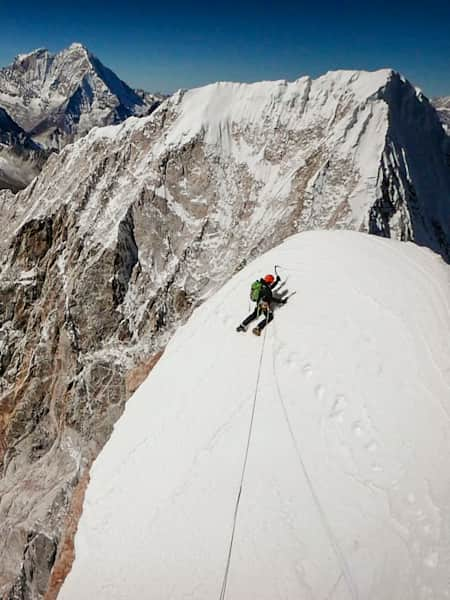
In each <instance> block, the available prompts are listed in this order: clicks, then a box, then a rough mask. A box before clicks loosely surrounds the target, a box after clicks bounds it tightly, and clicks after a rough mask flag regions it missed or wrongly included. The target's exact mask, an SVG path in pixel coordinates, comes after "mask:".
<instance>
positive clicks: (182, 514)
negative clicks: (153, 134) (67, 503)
mask: <svg viewBox="0 0 450 600" xmlns="http://www.w3.org/2000/svg"><path fill="white" fill-rule="evenodd" d="M274 263H276V264H279V265H281V266H282V273H283V274H284V276H285V277H286V278H287V287H288V288H289V289H290V290H294V289H295V290H297V295H295V296H293V297H291V298H290V300H289V301H288V304H287V305H286V306H285V307H282V308H280V309H279V310H277V311H276V313H275V319H274V321H273V323H271V324H270V325H269V326H268V327H267V328H266V330H265V334H263V337H262V338H255V337H254V336H252V334H251V333H247V334H246V335H244V334H237V333H236V332H235V331H234V326H235V325H236V324H237V323H239V321H240V319H241V318H242V317H243V316H244V315H245V312H246V309H247V299H248V292H249V282H251V281H253V280H254V279H255V278H258V277H260V276H261V274H262V273H265V272H267V271H270V270H271V269H272V266H273V264H274ZM449 294H450V268H449V267H448V266H446V265H445V264H444V263H443V262H442V261H441V260H440V259H439V258H438V257H437V256H436V255H433V254H432V253H431V252H430V251H429V250H426V249H423V248H418V247H417V246H414V245H412V244H400V243H399V242H394V241H391V240H382V239H380V238H376V237H374V236H368V235H363V234H359V233H355V232H311V233H304V234H300V235H297V236H294V237H292V238H289V239H288V240H287V241H286V242H285V243H283V244H282V245H281V246H279V247H277V248H275V249H273V250H272V251H271V252H269V253H268V254H265V255H264V256H262V257H260V258H258V259H257V260H255V261H254V262H253V263H252V264H251V265H250V266H249V267H247V268H246V269H244V270H243V271H241V272H240V273H239V274H237V275H236V276H235V277H233V278H232V279H231V280H230V281H229V282H228V283H227V284H226V285H225V286H224V287H223V289H221V290H220V291H219V292H218V293H217V294H215V296H214V297H213V298H211V299H210V300H208V301H207V302H206V303H205V304H204V305H203V306H202V307H201V308H199V309H197V310H196V311H195V312H194V314H193V316H192V317H191V319H190V320H189V321H188V323H187V324H186V325H185V326H184V327H182V328H181V329H180V330H179V331H178V332H177V334H176V335H175V337H174V338H173V340H172V341H171V342H170V343H169V345H168V347H167V349H166V351H165V353H164V356H163V357H162V358H161V360H160V361H159V363H158V364H157V366H156V367H155V369H154V370H153V371H152V373H151V374H150V376H149V377H148V379H147V380H146V381H145V383H144V384H143V385H142V386H141V388H140V389H139V390H138V391H137V392H136V393H135V395H134V396H133V397H132V398H131V400H130V401H129V402H128V404H127V406H126V409H125V414H124V415H123V416H122V418H121V419H120V420H119V422H118V423H117V424H116V426H115V428H114V432H113V434H112V437H111V439H110V441H109V442H108V443H107V445H106V447H105V448H104V450H103V451H102V453H101V454H100V456H99V458H98V459H97V461H96V462H95V463H94V466H93V468H92V469H91V480H90V483H89V485H88V488H87V492H86V497H85V504H84V511H83V515H82V517H81V521H80V524H79V528H78V532H77V535H76V539H75V554H76V559H75V563H74V566H73V569H72V572H71V573H70V575H69V576H68V578H67V580H66V583H65V585H64V586H63V588H62V590H61V593H60V595H59V596H58V598H59V600H78V599H79V598H88V597H93V598H97V599H98V600H115V599H119V598H121V599H123V598H171V599H172V600H181V599H183V598H195V599H196V600H210V599H211V598H229V599H232V600H248V599H249V598H258V600H273V599H274V598H284V599H285V600H298V599H300V598H301V599H302V600H313V599H314V600H325V599H328V600H337V599H339V600H349V599H353V600H356V599H361V600H366V599H369V598H373V599H377V600H391V599H393V598H399V599H400V598H402V599H405V600H406V599H407V600H419V599H420V600H422V599H423V598H429V599H436V600H437V599H438V598H439V599H441V598H442V599H443V598H446V597H447V595H448V592H449V565H450V525H449V524H450V474H449V470H448V457H449V455H450V341H449V340H450V308H449V303H448V298H449ZM174 374H177V376H174ZM93 565H95V568H93Z"/></svg>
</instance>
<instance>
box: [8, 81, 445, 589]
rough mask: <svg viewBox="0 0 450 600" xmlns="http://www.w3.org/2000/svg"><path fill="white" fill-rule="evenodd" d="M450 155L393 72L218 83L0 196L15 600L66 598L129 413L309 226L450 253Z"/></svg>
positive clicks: (83, 144) (98, 137)
mask: <svg viewBox="0 0 450 600" xmlns="http://www.w3.org/2000/svg"><path fill="white" fill-rule="evenodd" d="M446 143H447V138H446V135H445V133H444V130H443V129H442V126H441V124H440V122H439V119H438V116H437V114H436V112H435V110H434V108H433V107H432V106H431V105H430V103H429V102H428V100H427V99H426V98H425V97H424V96H423V95H422V94H420V93H418V92H417V91H416V90H415V89H414V88H413V87H412V86H411V85H410V84H409V83H408V82H407V81H405V80H404V79H403V78H402V77H401V76H400V75H398V74H396V73H394V72H392V71H389V70H384V71H378V72H375V73H366V72H350V71H338V72H332V73H328V74H326V75H324V76H323V77H321V78H319V79H317V80H311V79H310V78H308V77H304V78H301V79H299V80H298V81H295V82H292V83H288V82H284V81H280V82H263V83H257V84H251V85H244V84H233V83H218V84H214V85H210V86H207V87H204V88H199V89H196V90H190V91H186V92H178V93H177V94H175V95H174V96H173V97H171V98H169V99H167V100H166V101H164V102H163V103H162V104H161V105H160V106H159V107H158V108H157V110H156V111H154V112H153V113H152V114H151V115H150V116H149V117H145V118H141V119H138V118H134V117H131V118H129V119H128V120H127V121H125V122H124V123H123V124H122V125H118V126H109V127H105V128H100V129H94V130H92V131H91V132H90V133H89V134H88V135H87V136H86V137H84V138H83V139H81V140H79V141H78V142H76V143H74V144H72V145H68V146H66V147H65V148H64V150H63V151H62V152H61V153H60V155H53V156H52V157H51V158H50V159H49V160H48V162H47V163H46V165H45V167H44V169H43V171H42V173H41V174H40V176H39V177H38V178H37V179H36V180H35V181H34V182H33V183H32V184H31V185H30V186H29V187H28V188H26V189H25V190H24V191H22V192H20V193H19V194H17V195H16V196H13V195H12V194H10V193H9V192H3V193H2V194H1V195H0V205H1V209H2V210H1V211H0V215H1V216H0V218H1V220H2V223H1V225H2V230H3V231H2V233H3V235H2V237H1V239H0V250H1V260H2V263H1V279H0V290H1V292H0V322H1V330H0V336H1V337H0V344H1V362H0V371H1V380H0V381H1V393H2V397H1V404H0V407H1V408H0V449H1V450H0V452H1V454H0V459H1V479H0V498H1V500H0V537H1V539H2V540H6V543H5V544H4V545H2V547H0V595H2V597H4V598H7V599H9V600H12V599H13V598H33V599H35V598H41V597H43V594H44V593H45V591H46V590H47V589H48V588H49V587H50V588H51V590H53V592H52V593H55V590H57V588H58V585H59V584H60V582H61V580H62V579H63V577H64V574H65V572H66V571H67V569H68V566H69V565H70V562H71V537H72V535H73V529H74V521H75V522H76V515H77V514H78V511H79V507H80V505H81V502H82V496H83V490H84V486H85V485H86V478H87V471H88V468H89V466H90V464H91V463H92V461H93V459H94V458H95V457H96V456H97V454H98V452H99V450H100V449H101V448H102V446H103V445H104V443H105V442H106V440H107V439H108V437H109V435H110V433H111V430H112V427H113V425H114V423H115V421H116V420H117V419H118V417H119V416H120V415H121V413H122V410H123V406H124V403H125V401H126V399H127V398H128V397H129V395H130V394H131V393H132V392H133V390H134V389H135V388H136V386H137V385H138V384H139V383H140V382H141V381H142V379H143V378H144V377H145V375H146V374H147V372H148V371H149V370H150V369H151V367H152V365H153V364H154V363H155V361H156V360H157V358H158V356H159V353H160V352H161V350H162V349H163V348H164V346H165V344H166V342H167V340H168V339H169V337H170V335H171V334H172V333H173V331H174V330H175V328H176V327H177V326H178V325H179V324H180V323H181V322H182V321H183V320H184V319H185V318H186V317H187V316H188V315H189V314H190V312H191V311H192V308H193V306H195V305H196V304H197V303H199V302H200V301H201V300H202V299H203V298H205V297H207V296H209V295H210V294H211V293H212V292H213V291H215V290H216V289H218V288H219V287H220V285H221V284H222V283H223V282H225V281H227V280H228V279H229V278H230V276H231V275H232V274H233V273H234V272H235V271H236V270H238V269H239V268H240V267H241V266H242V265H243V264H245V263H246V262H248V261H250V260H252V259H253V258H254V257H256V256H258V255H260V254H261V253H262V252H263V251H265V250H267V249H269V248H272V247H274V246H275V245H277V244H278V243H280V242H281V241H282V240H283V239H285V238H286V237H288V236H290V235H291V234H294V233H296V232H299V231H303V230H308V229H355V230H361V231H367V232H371V233H374V234H377V235H381V236H387V237H393V238H396V239H400V240H413V241H416V242H417V243H418V244H420V245H424V246H428V247H429V248H431V249H432V250H434V251H436V252H438V253H440V254H441V255H442V256H443V257H444V258H445V259H446V260H448V259H449V241H450V202H449V198H450V166H449V155H448V148H447V147H446ZM243 302H244V303H245V302H246V298H245V299H244V298H243ZM48 597H50V596H48ZM52 597H53V596H52Z"/></svg>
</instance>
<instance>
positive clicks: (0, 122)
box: [0, 108, 48, 191]
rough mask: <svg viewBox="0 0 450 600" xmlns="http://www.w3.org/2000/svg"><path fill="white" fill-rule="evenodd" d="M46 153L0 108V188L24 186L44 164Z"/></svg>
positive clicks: (19, 187)
mask: <svg viewBox="0 0 450 600" xmlns="http://www.w3.org/2000/svg"><path fill="white" fill-rule="evenodd" d="M47 156H48V153H47V152H45V151H44V150H43V149H42V148H41V147H40V146H39V145H38V144H36V143H35V142H34V141H33V140H32V139H31V138H30V136H29V135H28V134H27V133H26V132H25V131H24V130H23V129H22V128H21V127H19V125H17V123H15V122H14V121H13V120H12V119H11V117H10V116H9V115H8V113H7V112H6V111H5V110H3V109H2V108H0V189H3V188H8V189H12V190H15V191H17V190H19V189H22V188H24V187H26V186H27V185H28V184H29V183H30V181H31V180H32V179H33V177H35V176H36V175H37V174H38V173H39V171H40V169H41V168H42V165H43V164H44V162H45V160H46V158H47Z"/></svg>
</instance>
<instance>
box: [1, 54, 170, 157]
mask: <svg viewBox="0 0 450 600" xmlns="http://www.w3.org/2000/svg"><path fill="white" fill-rule="evenodd" d="M0 90H1V92H0V106H3V107H4V108H5V109H6V110H7V111H8V112H9V114H10V115H11V116H12V117H13V118H14V119H15V120H16V121H17V123H18V124H19V125H20V126H21V127H22V128H23V129H24V130H26V131H27V132H28V133H29V134H30V135H31V136H32V137H33V138H34V139H35V140H37V141H38V142H39V143H41V144H42V145H44V146H46V147H48V148H53V149H60V148H62V147H63V146H65V144H67V143H69V142H72V141H73V140H75V139H78V138H79V137H81V136H83V135H85V134H86V133H87V132H88V131H89V130H90V129H91V128H92V127H94V126H102V125H108V124H111V123H120V122H122V121H123V120H124V119H126V118H127V117H129V116H130V115H142V114H147V113H149V112H151V110H152V109H153V108H155V107H156V105H157V104H158V102H159V99H158V98H157V97H155V96H152V95H150V94H148V95H146V96H143V95H138V94H137V93H135V92H134V91H133V90H132V89H131V88H130V87H128V86H127V85H126V84H125V83H124V82H123V81H121V80H120V79H119V78H118V77H117V76H116V75H115V74H114V73H113V72H112V71H111V70H110V69H108V68H107V67H105V66H104V65H103V64H102V63H101V62H100V61H99V60H98V58H96V57H95V56H94V55H93V54H91V53H90V52H89V51H88V50H87V49H86V48H85V47H84V46H82V45H81V44H72V45H71V46H70V47H69V48H67V49H66V50H63V51H62V52H59V53H58V54H56V55H53V54H51V53H50V52H48V50H45V49H39V50H35V51H34V52H31V53H30V54H22V55H19V56H18V57H17V58H16V60H15V61H14V63H13V64H12V65H10V66H9V67H6V68H3V69H0Z"/></svg>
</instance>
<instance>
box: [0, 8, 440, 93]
mask: <svg viewBox="0 0 450 600" xmlns="http://www.w3.org/2000/svg"><path fill="white" fill-rule="evenodd" d="M0 23H1V34H0V64H1V65H6V64H9V63H10V62H11V61H12V59H13V57H14V56H15V55H16V54H18V53H22V52H28V51H30V50H32V49H34V48H38V47H45V48H48V49H49V50H51V51H58V50H61V49H62V48H64V47H66V46H68V45H69V44H70V43H71V42H73V41H77V42H81V43H83V44H85V45H86V46H87V47H88V48H89V49H90V50H91V51H92V52H93V53H94V54H96V55H97V56H98V57H99V58H100V60H101V61H102V62H103V63H104V64H106V65H107V66H109V67H110V68H112V69H113V70H114V71H115V72H116V73H117V74H118V75H119V76H120V77H121V78H122V79H124V80H125V81H126V82H127V83H129V84H130V85H132V86H134V87H143V88H145V89H147V90H149V91H157V90H160V91H173V90H175V89H177V88H179V87H193V86H197V85H202V84H205V83H209V82H211V81H217V80H234V81H256V80H260V79H295V78H297V77H299V76H300V75H305V74H309V75H312V76H317V75H320V74H322V73H324V72H326V71H328V70H331V69H339V68H347V69H369V70H371V69H377V68H381V67H392V68H394V69H396V70H399V71H401V72H402V73H404V74H405V75H406V76H407V77H408V78H409V79H410V80H411V81H412V82H413V83H414V84H416V85H419V86H420V87H422V89H423V90H424V92H425V93H426V94H427V95H429V96H435V95H444V94H445V95H450V0H446V1H443V0H422V1H421V2H416V0H410V1H409V2H407V1H406V0H391V1H390V2H389V1H385V0H372V1H370V0H369V2H367V0H360V1H359V2H357V1H356V0H351V1H350V0H349V1H346V0H336V1H334V2H331V1H329V0H321V1H314V0H308V2H303V1H302V0H297V1H290V2H289V1H285V0H279V1H278V2H276V1H271V2H267V1H265V0H259V1H256V0H247V1H245V0H241V1H240V2H236V1H235V0H222V1H221V2H220V3H218V4H217V5H216V6H214V5H213V3H212V2H211V3H209V2H206V1H204V0H202V1H198V2H194V3H192V4H189V2H187V0H184V1H183V0H170V1H169V2H164V0H158V1H157V2H153V3H150V2H148V3H141V2H137V1H136V0H128V1H127V0H122V2H120V3H112V2H105V1H103V0H91V1H86V0H74V1H72V2H70V3H65V2H63V1H61V0H59V1H58V2H53V1H47V0H35V1H34V2H31V1H29V0H21V2H17V3H16V2H13V1H8V2H4V1H2V0H0Z"/></svg>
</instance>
